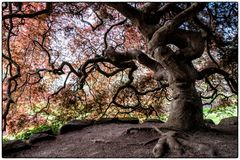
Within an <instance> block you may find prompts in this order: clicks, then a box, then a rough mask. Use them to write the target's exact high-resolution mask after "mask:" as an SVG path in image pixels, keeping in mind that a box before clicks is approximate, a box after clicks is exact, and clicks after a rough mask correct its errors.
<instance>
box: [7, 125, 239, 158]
mask: <svg viewBox="0 0 240 160" xmlns="http://www.w3.org/2000/svg"><path fill="white" fill-rule="evenodd" d="M153 126H156V127H158V126H161V124H159V123H154V122H147V123H143V124H129V123H123V124H121V123H108V124H95V125H91V126H88V127H85V128H83V129H81V130H77V131H71V132H68V133H65V134H61V135H57V136H56V139H55V140H48V141H42V142H38V143H36V144H33V146H32V147H31V148H30V149H26V150H23V151H19V152H15V153H10V154H8V155H6V157H35V158H36V157H78V158H80V157H81V158H85V157H92V158H96V157H101V158H105V157H109V158H120V157H121V158H123V157H134V158H137V157H149V158H151V157H154V156H153V153H152V150H153V148H154V146H155V145H156V143H157V140H155V141H152V142H151V140H152V139H155V138H158V137H160V135H159V133H157V132H156V131H155V130H154V129H152V130H149V129H148V130H147V129H146V130H132V131H131V132H129V133H128V132H126V131H127V129H129V128H131V127H134V128H138V127H148V128H153ZM212 128H214V130H209V131H195V132H190V133H187V134H188V135H189V138H188V140H189V142H196V144H197V143H199V144H200V143H201V144H207V145H208V146H211V147H212V148H213V149H214V152H215V154H214V157H231V158H234V157H238V128H237V125H229V126H215V125H214V126H213V127H212ZM162 131H163V132H166V130H165V131H164V130H162ZM147 142H149V143H147ZM182 147H183V150H184V151H186V150H190V148H188V147H187V146H184V145H183V146H182ZM199 152H200V150H199V151H196V153H195V154H193V155H188V154H184V153H183V154H182V155H180V156H176V155H174V153H171V152H170V151H169V150H166V151H165V153H164V155H163V157H208V156H206V155H203V154H201V153H199ZM186 153H187V152H186Z"/></svg>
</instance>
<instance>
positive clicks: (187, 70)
mask: <svg viewBox="0 0 240 160" xmlns="http://www.w3.org/2000/svg"><path fill="white" fill-rule="evenodd" d="M237 9H238V8H237V3H31V2H28V3H22V2H17V3H10V2H9V3H6V2H5V3H3V4H2V11H3V17H2V22H3V32H2V33H3V115H2V118H3V130H5V129H6V125H7V116H8V115H9V112H10V110H11V107H13V106H14V105H15V104H16V103H17V102H19V103H21V102H26V99H25V98H26V96H27V95H29V97H31V98H30V99H31V100H32V101H34V102H36V101H39V102H40V101H43V99H45V100H46V102H47V104H46V106H45V107H43V108H42V109H40V111H38V112H42V111H44V112H48V111H49V104H50V102H51V99H53V98H54V97H56V96H57V95H61V94H62V95H64V94H63V93H64V92H63V91H64V89H66V88H67V90H69V91H71V92H67V93H68V94H67V95H64V97H65V96H66V97H70V98H68V101H67V102H68V103H67V104H75V103H76V102H80V101H81V102H82V101H83V102H86V101H88V102H89V101H91V98H90V99H89V97H88V98H83V97H84V95H85V96H86V95H89V94H91V91H86V90H88V89H90V88H91V87H92V88H94V84H92V85H91V84H88V82H90V81H91V80H93V79H96V78H95V76H98V78H99V79H101V82H102V83H104V84H106V85H107V83H111V82H114V80H112V79H110V82H107V81H106V80H104V79H103V78H102V77H101V76H102V75H103V76H105V77H114V76H115V78H116V77H119V73H121V72H122V73H125V74H126V77H125V79H127V81H126V82H125V83H124V84H122V85H113V86H114V87H113V88H114V89H113V92H114V93H107V92H104V89H105V88H104V85H101V83H100V82H98V81H97V80H96V81H95V82H96V84H97V85H98V89H96V88H95V89H93V90H94V93H95V94H97V95H98V98H97V99H98V100H96V96H95V101H94V102H97V103H95V104H98V105H99V106H104V107H105V108H104V107H100V108H101V111H100V113H101V114H105V113H106V111H107V110H108V109H109V107H110V106H111V105H114V107H116V108H121V109H125V110H126V112H125V113H130V112H132V111H138V110H140V112H143V113H145V112H146V111H155V108H154V107H151V105H147V106H148V107H144V105H143V104H141V102H142V99H141V98H139V97H140V96H145V95H147V94H149V93H152V94H153V93H154V95H155V93H156V92H159V91H160V92H161V95H160V96H163V95H164V94H163V92H162V91H166V88H170V89H171V90H172V93H173V94H172V95H171V97H172V101H171V104H170V114H169V118H168V120H167V122H166V123H165V124H164V126H165V127H167V128H172V129H180V130H192V129H201V128H204V127H205V125H204V120H203V112H202V107H203V104H202V98H204V93H200V92H198V91H197V89H196V85H195V83H196V81H198V82H201V83H204V82H203V81H201V80H205V83H206V84H207V86H208V91H210V92H212V94H211V96H208V98H211V99H216V98H217V97H218V96H219V95H222V93H218V92H219V90H223V89H226V88H227V89H228V90H230V91H231V92H232V93H233V94H237V93H238V90H237V82H236V81H237V58H236V57H237V47H238V46H237V38H238V34H237ZM230 17H231V18H230ZM63 34H64V35H63ZM61 37H62V38H61ZM64 38H65V39H66V41H64V40H63V39H64ZM67 39H68V40H67ZM65 42H66V43H65ZM60 43H65V45H64V44H60ZM204 53H205V54H207V55H208V58H206V59H205V61H204V60H203V61H200V62H198V63H196V62H194V63H193V61H194V60H196V59H198V58H199V59H200V58H201V57H206V55H203V54H204ZM213 54H214V55H213ZM64 56H66V57H69V58H68V61H67V60H66V59H65V60H64ZM202 63H204V64H205V65H203V64H202ZM206 64H208V65H206ZM141 67H147V68H148V69H150V70H151V71H148V72H147V74H145V77H144V76H137V75H134V73H135V72H136V71H137V70H138V69H139V68H141ZM143 73H146V72H143ZM151 73H153V75H151ZM216 74H218V75H216ZM61 75H65V80H64V81H62V82H63V86H62V87H59V88H57V89H52V90H54V92H52V90H50V89H49V88H51V87H49V86H47V84H46V83H44V81H46V79H47V80H49V81H51V82H52V83H53V86H56V82H55V81H56V80H57V79H59V78H60V76H61ZM46 77H48V78H46ZM69 79H70V80H71V81H73V82H72V83H70V82H68V80H69ZM153 79H154V80H153ZM216 79H224V80H223V81H221V83H219V84H223V85H221V86H222V88H219V84H218V85H215V84H214V81H215V80H216ZM137 80H140V81H138V82H142V81H144V85H142V86H140V84H136V82H135V81H137ZM148 81H149V82H148ZM150 81H151V82H150ZM156 82H158V83H156ZM225 82H226V84H225ZM156 84H158V85H156ZM87 86H88V87H87ZM149 86H150V87H149ZM143 87H146V88H147V90H143ZM87 88H88V89H87ZM149 88H150V89H149ZM29 92H30V93H29ZM165 93H166V92H165ZM123 94H125V95H129V96H128V97H129V101H128V102H129V103H131V104H134V105H129V104H128V105H124V104H123V103H122V102H124V100H122V101H121V100H119V99H121V95H123ZM168 94H169V93H168ZM40 95H41V96H40ZM76 95H77V96H76ZM39 96H40V97H43V98H40V97H39ZM151 96H153V95H151ZM151 96H150V97H151ZM225 96H226V95H225ZM86 97H87V96H86ZM93 97H94V96H93ZM122 97H123V96H122ZM130 97H131V98H130ZM226 97H227V96H226ZM205 98H206V96H205ZM61 99H62V98H61V97H60V98H59V99H58V102H59V101H61ZM107 99H108V100H107ZM122 99H124V98H122ZM143 99H144V98H143ZM152 99H153V98H152ZM155 99H156V97H155ZM158 99H159V97H158ZM65 101H66V100H65ZM103 101H106V102H108V103H103ZM146 101H149V100H146V98H145V102H146ZM55 102H56V101H55ZM134 102H136V103H134ZM212 102H213V101H211V103H212ZM59 104H60V103H59ZM85 106H87V105H85ZM88 106H89V105H88ZM145 106H146V105H145ZM95 107H96V106H95ZM92 108H93V107H92ZM102 108H104V109H102ZM148 114H150V115H151V114H152V112H149V113H148Z"/></svg>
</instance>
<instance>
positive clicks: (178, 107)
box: [154, 47, 204, 130]
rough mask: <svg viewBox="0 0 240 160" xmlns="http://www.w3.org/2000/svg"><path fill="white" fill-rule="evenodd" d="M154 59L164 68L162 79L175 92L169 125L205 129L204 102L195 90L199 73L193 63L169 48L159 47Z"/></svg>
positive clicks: (185, 128)
mask: <svg viewBox="0 0 240 160" xmlns="http://www.w3.org/2000/svg"><path fill="white" fill-rule="evenodd" d="M154 57H155V59H157V60H158V61H159V62H160V63H161V64H162V65H163V66H164V68H165V71H164V70H163V71H160V72H164V73H165V74H162V76H165V78H163V77H162V78H163V79H167V80H168V83H169V85H170V87H171V89H172V91H173V100H172V102H171V105H170V114H169V118H168V121H167V125H169V126H171V127H173V128H177V129H182V130H190V129H194V128H201V127H203V126H204V122H203V112H202V101H201V97H200V95H199V94H198V93H197V91H196V88H195V81H196V78H197V75H198V73H197V71H196V70H195V68H194V67H193V65H192V63H191V61H187V60H186V59H181V58H180V57H179V56H177V55H176V54H175V53H174V52H173V51H172V50H171V49H170V48H168V47H158V48H157V49H156V50H155V52H154ZM158 73H159V71H158Z"/></svg>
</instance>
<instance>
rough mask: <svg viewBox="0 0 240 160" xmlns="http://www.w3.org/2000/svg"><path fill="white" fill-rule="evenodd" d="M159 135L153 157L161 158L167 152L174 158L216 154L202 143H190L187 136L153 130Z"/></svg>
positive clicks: (174, 132) (212, 155)
mask: <svg viewBox="0 0 240 160" xmlns="http://www.w3.org/2000/svg"><path fill="white" fill-rule="evenodd" d="M155 129H156V130H157V132H158V133H159V134H160V135H161V137H160V138H159V139H158V142H157V144H156V145H155V146H154V148H153V151H152V152H153V155H154V157H163V156H164V155H165V154H166V153H167V152H170V153H171V154H173V156H175V157H181V156H183V155H185V156H191V157H194V156H201V157H214V156H216V152H215V151H214V149H213V148H212V147H211V146H210V145H208V144H203V143H196V142H192V141H191V139H190V138H189V136H188V135H187V134H180V133H178V132H176V131H168V132H166V133H163V132H161V131H160V130H159V129H157V128H155Z"/></svg>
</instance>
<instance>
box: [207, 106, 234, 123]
mask: <svg viewBox="0 0 240 160" xmlns="http://www.w3.org/2000/svg"><path fill="white" fill-rule="evenodd" d="M203 114H204V119H211V120H213V122H214V123H215V124H218V123H219V122H220V121H221V120H222V119H224V118H228V117H232V116H237V106H227V107H223V106H219V107H217V108H216V109H210V108H203Z"/></svg>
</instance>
